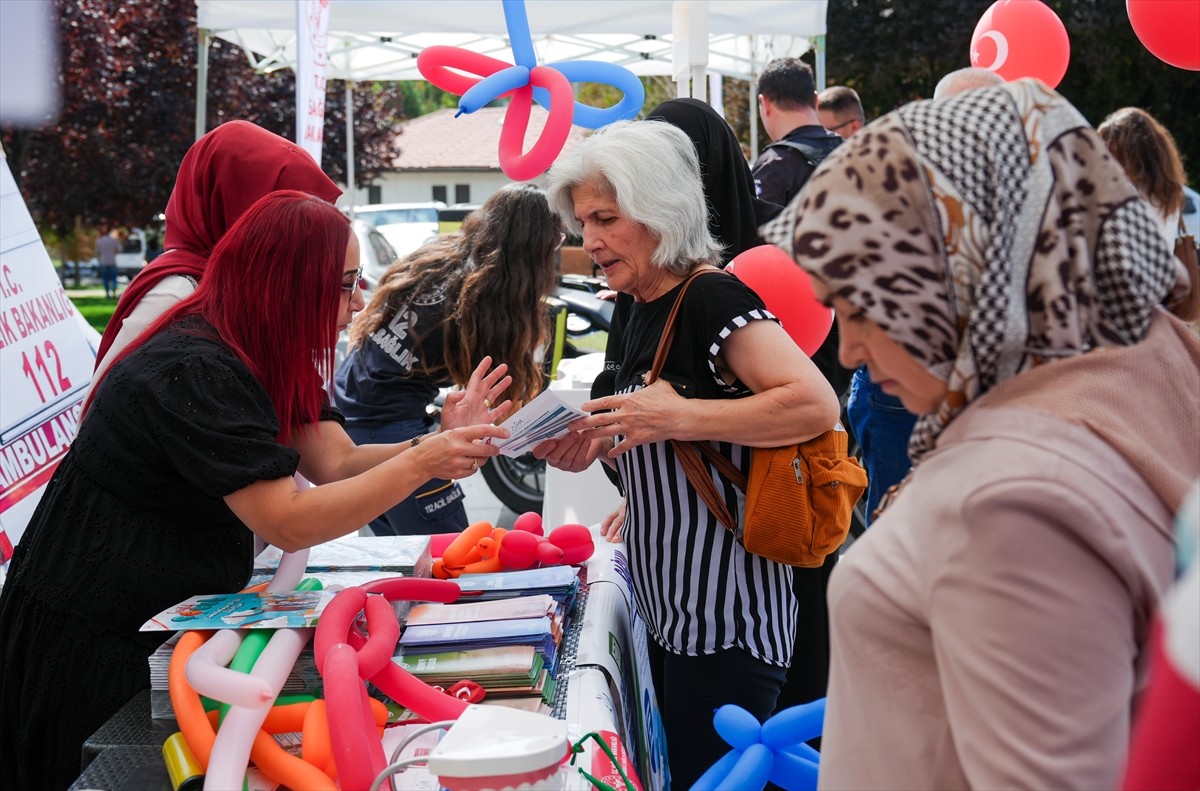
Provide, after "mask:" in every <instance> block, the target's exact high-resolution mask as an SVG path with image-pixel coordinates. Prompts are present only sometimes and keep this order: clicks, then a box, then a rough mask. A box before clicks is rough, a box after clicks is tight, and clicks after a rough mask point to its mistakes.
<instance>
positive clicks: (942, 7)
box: [826, 0, 1200, 180]
mask: <svg viewBox="0 0 1200 791" xmlns="http://www.w3.org/2000/svg"><path fill="white" fill-rule="evenodd" d="M1046 2H1047V5H1049V6H1050V7H1051V8H1052V9H1054V12H1055V13H1056V14H1058V16H1059V18H1060V19H1061V20H1062V22H1063V25H1064V26H1065V27H1066V29H1067V35H1068V36H1069V38H1070V42H1071V60H1070V64H1069V66H1068V68H1067V74H1066V76H1065V77H1064V78H1063V81H1062V83H1061V84H1060V85H1058V87H1057V90H1058V92H1059V93H1061V94H1062V95H1063V96H1065V97H1066V98H1067V99H1068V100H1069V101H1070V102H1071V103H1072V104H1074V105H1075V106H1076V107H1077V108H1079V110H1080V112H1082V113H1083V114H1084V116H1085V117H1086V118H1087V119H1088V120H1089V121H1090V122H1091V123H1092V124H1093V125H1097V124H1099V123H1100V122H1101V121H1102V120H1104V117H1105V116H1106V115H1108V113H1110V112H1112V111H1113V110H1116V109H1117V108H1119V107H1124V106H1130V105H1133V106H1138V107H1142V108H1144V109H1146V110H1147V111H1149V112H1150V113H1151V114H1153V115H1154V116H1155V117H1156V118H1158V120H1159V121H1161V122H1162V123H1163V124H1164V125H1166V127H1167V128H1168V129H1170V130H1172V131H1173V132H1174V134H1175V141H1176V143H1177V144H1178V146H1179V149H1180V152H1181V153H1182V154H1183V155H1184V156H1185V158H1186V159H1187V160H1188V161H1190V162H1191V163H1192V167H1191V170H1192V178H1193V180H1195V179H1196V178H1197V177H1198V176H1200V137H1197V136H1196V135H1195V134H1194V133H1193V132H1194V127H1195V118H1196V115H1195V114H1196V107H1197V105H1198V104H1200V101H1198V100H1200V92H1198V91H1197V80H1196V74H1195V72H1189V71H1185V70H1183V69H1177V68H1174V67H1172V66H1168V65H1167V64H1165V63H1163V62H1162V61H1160V60H1159V59H1158V58H1156V57H1155V56H1154V55H1152V54H1150V53H1149V52H1148V51H1147V50H1146V48H1145V47H1144V46H1142V43H1141V42H1140V41H1139V40H1138V38H1137V36H1136V35H1135V34H1134V32H1133V29H1132V27H1131V26H1130V24H1129V17H1128V16H1127V14H1126V12H1125V3H1124V2H1123V0H1046ZM991 4H992V0H830V3H829V12H828V17H827V20H826V22H827V24H826V27H827V29H828V33H827V35H826V39H827V44H828V47H827V54H826V66H827V76H828V79H827V82H828V83H829V84H830V85H834V84H840V85H849V86H850V87H852V88H854V89H855V90H857V91H858V93H859V96H860V97H861V98H862V101H863V107H864V109H865V110H866V112H867V116H868V118H873V117H877V116H879V115H881V114H882V113H885V112H888V111H889V110H892V109H895V108H896V107H899V106H900V105H902V104H905V103H906V102H909V101H912V100H913V99H919V98H927V97H929V96H932V95H933V88H934V86H935V85H936V84H937V81H938V80H939V79H940V78H941V77H942V75H944V74H946V73H947V72H949V71H953V70H955V69H959V68H962V67H964V66H969V65H971V64H970V43H971V36H972V34H973V33H974V31H975V25H976V23H977V22H978V21H979V18H980V17H981V16H983V13H984V12H985V11H986V10H987V9H988V7H989V6H991Z"/></svg>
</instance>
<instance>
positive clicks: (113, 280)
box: [96, 227, 121, 299]
mask: <svg viewBox="0 0 1200 791" xmlns="http://www.w3.org/2000/svg"><path fill="white" fill-rule="evenodd" d="M119 252H121V234H120V231H118V230H117V229H116V228H113V229H112V230H111V231H109V230H108V229H107V227H102V228H101V229H100V238H99V239H97V240H96V261H97V262H98V263H99V265H100V280H101V282H103V283H104V296H105V297H106V298H107V299H116V298H117V253H119Z"/></svg>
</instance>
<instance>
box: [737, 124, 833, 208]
mask: <svg viewBox="0 0 1200 791" xmlns="http://www.w3.org/2000/svg"><path fill="white" fill-rule="evenodd" d="M841 142H842V138H840V137H838V136H837V135H835V134H834V133H833V132H830V131H829V130H828V129H826V128H825V127H823V126H819V125H816V124H814V125H811V126H801V127H797V128H796V129H793V130H792V131H790V132H788V133H787V134H786V135H784V136H783V138H782V139H780V140H779V141H777V142H775V143H772V144H771V145H769V146H767V147H766V148H765V149H763V151H762V153H760V154H759V155H758V159H756V160H755V161H754V167H753V168H751V170H752V172H753V173H754V181H755V184H756V185H757V186H758V190H759V192H758V196H759V197H760V198H762V199H763V200H765V201H770V202H771V203H778V204H779V205H780V206H787V205H788V203H790V202H791V200H792V198H794V197H796V195H797V194H799V192H800V190H801V189H802V188H803V187H804V185H805V184H806V183H807V182H808V178H809V176H811V175H812V174H813V171H814V170H816V166H817V165H818V164H820V162H821V160H823V159H824V158H825V157H826V156H827V155H828V154H829V152H830V151H833V149H835V148H837V147H838V145H839V144H840V143H841ZM789 143H791V144H795V145H796V146H799V147H800V148H799V149H797V148H794V147H792V146H790V145H788V144H789Z"/></svg>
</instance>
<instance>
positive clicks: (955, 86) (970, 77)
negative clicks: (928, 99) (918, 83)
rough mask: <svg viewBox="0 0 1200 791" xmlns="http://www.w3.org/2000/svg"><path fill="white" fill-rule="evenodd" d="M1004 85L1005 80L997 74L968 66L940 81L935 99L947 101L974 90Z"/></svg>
mask: <svg viewBox="0 0 1200 791" xmlns="http://www.w3.org/2000/svg"><path fill="white" fill-rule="evenodd" d="M1003 84H1004V78H1003V77H1001V76H1000V75H999V74H997V73H996V72H994V71H989V70H988V69H979V68H976V67H974V66H968V67H967V68H965V69H957V70H955V71H952V72H950V73H949V74H947V75H946V76H945V77H942V78H941V79H940V80H938V84H937V87H936V88H934V89H933V98H934V99H945V98H946V97H947V96H955V95H957V94H960V93H962V92H963V91H969V90H972V89H973V88H991V87H992V86H994V85H1003Z"/></svg>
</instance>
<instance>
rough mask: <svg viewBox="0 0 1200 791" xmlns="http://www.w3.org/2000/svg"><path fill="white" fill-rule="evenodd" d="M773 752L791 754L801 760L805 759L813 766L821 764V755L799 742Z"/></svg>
mask: <svg viewBox="0 0 1200 791" xmlns="http://www.w3.org/2000/svg"><path fill="white" fill-rule="evenodd" d="M775 752H777V753H791V754H792V755H797V756H799V757H801V758H805V759H807V760H809V761H812V762H813V763H815V764H816V763H820V762H821V754H820V753H819V752H817V751H816V750H814V749H813V748H812V747H809V746H808V745H807V744H805V743H804V742H800V743H799V744H793V745H792V746H791V747H784V748H783V749H782V750H776V751H775Z"/></svg>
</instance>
